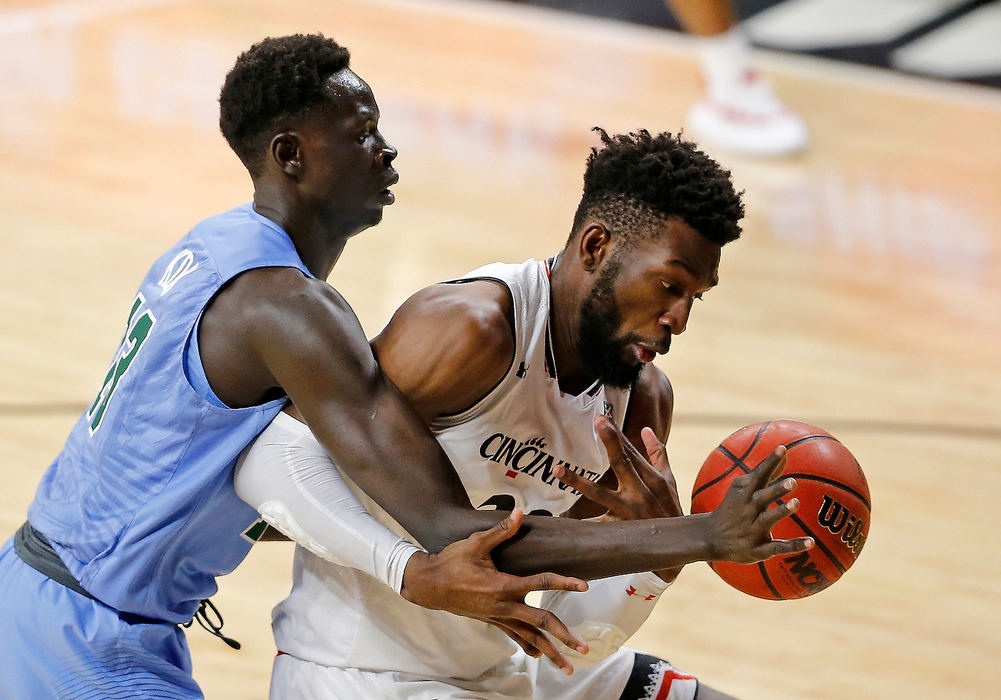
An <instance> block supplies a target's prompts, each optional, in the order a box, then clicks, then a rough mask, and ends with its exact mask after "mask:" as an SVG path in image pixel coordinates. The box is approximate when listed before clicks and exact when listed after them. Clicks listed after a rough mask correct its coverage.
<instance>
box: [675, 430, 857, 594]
mask: <svg viewBox="0 0 1001 700" xmlns="http://www.w3.org/2000/svg"><path fill="white" fill-rule="evenodd" d="M779 445H785V446H786V450H787V451H788V462H787V464H786V468H785V471H783V473H782V475H781V478H787V477H793V478H795V479H796V484H797V486H796V490H795V491H793V492H792V494H791V495H790V496H787V497H786V498H785V499H782V500H780V501H779V503H781V502H783V501H784V500H788V499H789V498H792V497H795V498H798V499H799V501H800V507H799V510H798V511H796V512H795V513H793V514H792V515H791V516H789V517H788V518H785V519H783V520H782V521H780V522H779V523H778V524H777V525H776V526H775V527H773V528H772V536H773V537H774V538H775V539H783V540H784V539H790V538H794V537H803V536H809V537H812V538H813V539H814V541H815V542H816V545H815V546H814V547H813V548H812V549H809V550H807V551H805V552H799V553H798V554H790V555H779V556H776V557H772V558H771V559H767V560H765V561H762V562H758V563H757V564H734V563H732V562H724V561H714V562H709V566H711V567H712V569H713V571H715V572H716V573H717V574H719V576H720V578H722V579H723V580H724V581H726V582H727V583H729V584H730V585H731V586H733V587H734V588H736V589H738V590H740V591H743V592H744V593H747V594H749V595H753V596H757V597H758V598H766V599H768V600H788V599H790V598H804V597H806V596H809V595H813V594H814V593H818V592H819V591H822V590H824V589H825V588H827V587H828V586H830V585H831V584H832V583H834V582H835V581H837V580H838V579H839V578H841V575H842V574H844V573H845V572H846V571H847V570H848V569H849V567H851V565H852V564H854V563H855V559H856V558H858V555H859V553H860V552H861V551H862V545H864V544H865V541H866V538H867V537H868V535H869V512H870V503H869V485H868V484H867V483H866V480H865V474H863V473H862V468H861V467H859V464H858V462H857V461H856V460H855V457H853V456H852V453H851V452H849V451H848V448H846V447H845V446H844V445H842V444H841V443H840V442H838V441H837V440H836V439H835V438H834V437H833V436H832V435H831V434H830V433H828V432H826V431H824V430H821V429H820V428H818V427H816V426H813V425H808V424H806V423H801V422H799V421H794V420H774V421H768V422H765V423H756V424H754V425H749V426H747V427H746V428H741V429H740V430H738V431H737V432H735V433H734V434H733V435H731V436H730V437H728V438H727V439H726V440H724V441H723V442H722V443H720V445H719V447H717V448H716V449H715V450H713V451H712V454H710V455H709V457H707V458H706V461H705V463H704V464H703V465H702V469H701V470H700V471H699V475H698V477H697V478H696V480H695V486H694V487H693V489H692V513H706V512H709V511H712V510H714V509H715V508H716V506H718V505H719V504H720V503H721V502H722V500H723V496H724V495H725V494H726V491H727V489H728V488H729V486H730V482H731V481H732V480H733V479H734V478H736V477H737V476H739V475H741V474H746V473H748V472H749V471H751V470H752V469H754V467H755V466H757V464H758V463H759V462H760V461H761V460H763V459H764V458H765V457H767V456H768V455H769V454H770V453H771V452H772V450H774V449H775V448H776V447H778V446H779Z"/></svg>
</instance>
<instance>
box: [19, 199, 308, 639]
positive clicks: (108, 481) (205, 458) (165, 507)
mask: <svg viewBox="0 0 1001 700" xmlns="http://www.w3.org/2000/svg"><path fill="white" fill-rule="evenodd" d="M259 267H292V268H297V269H299V270H300V271H302V273H303V274H305V275H309V272H308V270H306V268H305V266H304V265H303V263H302V261H301V260H300V259H299V255H298V253H297V252H296V249H295V246H294V245H293V243H292V241H291V239H290V238H289V237H288V235H287V234H286V233H285V232H284V231H282V229H281V228H280V227H279V226H278V225H277V224H275V223H274V222H272V221H270V220H269V219H266V218H265V217H263V216H261V215H259V214H257V213H256V212H255V211H254V210H253V208H252V206H251V205H250V204H245V205H243V206H239V207H237V208H235V209H233V210H231V211H228V212H226V213H224V214H220V215H218V216H214V217H212V218H209V219H206V220H205V221H202V222H201V223H199V224H198V225H197V226H195V228H194V229H192V230H191V232H190V233H189V234H188V235H187V236H185V237H184V238H183V239H182V240H181V241H180V242H179V243H178V244H177V245H175V246H174V247H173V248H171V249H170V250H169V251H167V253H165V254H164V255H163V256H162V257H161V258H160V259H159V260H157V261H156V263H155V264H154V265H153V267H152V269H151V270H150V271H149V274H147V275H146V278H145V279H144V280H143V282H142V285H141V286H140V287H139V291H138V293H137V294H136V297H135V300H134V302H133V304H132V306H131V310H130V312H129V315H128V322H127V324H126V330H125V334H124V338H123V340H122V343H121V345H120V346H119V348H118V350H117V352H116V353H115V356H114V358H113V360H112V363H111V367H110V369H109V370H108V372H107V376H106V377H105V380H104V384H103V386H102V387H101V389H100V391H99V392H98V395H97V397H96V398H95V399H94V401H93V403H92V404H91V405H90V407H89V408H88V409H87V410H86V411H85V412H84V414H83V416H81V418H80V420H79V421H77V423H76V425H75V426H74V428H73V430H72V432H71V433H70V436H69V438H68V439H67V441H66V444H65V446H64V447H63V449H62V452H60V453H59V456H58V457H56V459H55V461H54V462H53V463H52V465H51V466H50V467H49V469H48V471H47V472H46V473H45V476H44V477H43V478H42V482H41V485H40V486H39V488H38V492H37V493H36V495H35V500H34V502H33V503H32V504H31V507H30V509H29V511H28V520H29V521H30V522H31V524H32V525H33V526H34V527H35V528H36V529H37V530H38V531H40V532H41V533H42V534H44V535H45V536H46V537H48V539H49V540H50V541H51V542H52V545H53V548H54V549H55V550H56V552H57V553H58V554H59V557H60V558H61V559H62V560H63V562H64V563H65V564H66V566H67V568H69V570H70V572H71V573H72V574H73V575H74V576H75V577H76V578H77V580H78V581H79V582H80V583H81V584H82V586H83V588H84V589H86V590H87V591H88V592H89V593H90V594H91V595H93V596H94V597H95V598H97V599H98V600H99V601H101V602H103V603H104V604H106V605H107V606H110V607H111V608H114V609H115V610H118V611H120V612H126V613H134V614H137V615H142V616H145V617H149V618H154V619H158V620H166V621H169V622H186V621H188V620H190V619H191V617H192V615H193V614H194V612H195V610H196V609H197V607H198V605H199V602H200V601H201V600H202V599H204V598H208V597H210V596H211V595H212V594H213V593H215V591H216V583H215V577H216V576H219V575H221V574H225V573H228V572H230V571H232V570H233V569H234V568H235V567H236V565H237V564H239V563H240V561H241V560H243V558H244V557H245V556H246V555H247V553H248V551H249V550H250V546H251V544H252V541H251V540H250V539H248V538H245V537H243V536H242V535H241V533H243V532H244V530H245V529H246V528H247V527H248V526H250V525H251V524H252V523H253V522H254V521H255V520H256V519H257V517H258V515H257V513H256V512H255V511H254V509H253V508H251V507H250V506H248V505H247V504H245V503H244V502H243V501H242V500H240V498H239V497H238V496H237V495H236V493H235V492H234V490H233V466H234V463H235V462H236V458H237V455H239V453H240V451H241V450H242V449H243V448H244V447H246V445H247V444H248V443H250V442H251V441H252V440H253V439H254V437H255V436H256V435H257V434H258V433H259V432H260V431H261V430H263V429H264V427H265V426H266V425H267V424H268V423H269V422H270V421H271V419H272V418H274V416H275V415H276V414H277V413H278V412H279V411H280V410H281V409H282V407H283V406H284V404H285V400H277V401H271V402H269V403H266V404H262V405H259V406H253V407H250V408H241V409H232V408H227V407H225V406H224V405H223V404H222V402H221V401H219V399H218V398H216V397H215V395H214V394H213V393H212V390H211V389H210V387H209V385H208V382H207V380H206V378H205V374H204V370H203V368H202V363H201V359H200V357H199V352H198V338H197V335H198V334H197V329H198V323H199V321H200V319H201V316H202V312H203V311H204V309H205V306H206V304H208V302H209V301H210V300H211V299H212V297H213V296H214V295H215V294H216V293H217V292H218V291H219V289H220V288H221V287H222V286H223V285H225V284H226V283H227V282H228V281H229V280H231V279H232V278H233V277H235V276H236V275H238V274H240V273H241V272H244V271H246V270H249V269H251V268H259Z"/></svg>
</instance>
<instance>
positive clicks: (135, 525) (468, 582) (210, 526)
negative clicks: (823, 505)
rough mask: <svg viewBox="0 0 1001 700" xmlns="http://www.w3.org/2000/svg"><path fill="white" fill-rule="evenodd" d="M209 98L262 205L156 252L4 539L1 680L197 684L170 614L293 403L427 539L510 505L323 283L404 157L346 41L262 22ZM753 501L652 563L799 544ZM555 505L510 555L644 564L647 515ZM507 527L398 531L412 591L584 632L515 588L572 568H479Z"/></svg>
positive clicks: (205, 583) (510, 623)
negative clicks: (600, 518)
mask: <svg viewBox="0 0 1001 700" xmlns="http://www.w3.org/2000/svg"><path fill="white" fill-rule="evenodd" d="M220 106H221V118H220V124H221V127H222V131H223V134H224V135H225V136H226V138H227V140H228V141H229V143H230V144H231V146H232V147H233V149H234V151H235V152H236V153H237V155H238V156H239V157H240V158H241V160H242V161H243V162H244V164H245V165H246V166H247V169H248V171H249V173H250V175H251V179H252V181H253V184H254V201H253V203H252V204H246V205H243V206H239V207H237V208H235V209H233V210H231V211H229V212H226V213H224V214H221V215H218V216H215V217H212V218H210V219H207V220H205V221H203V222H202V223H200V224H199V225H197V226H196V227H195V228H194V229H193V230H192V231H191V232H190V233H189V234H188V235H187V236H185V237H184V238H183V239H182V240H181V241H180V242H179V243H178V244H177V245H176V246H174V247H173V248H171V249H170V250H169V251H167V252H166V253H165V254H164V255H163V256H162V257H161V258H160V259H159V260H158V261H156V262H155V263H154V264H153V267H152V268H151V270H150V271H149V273H148V274H147V276H146V278H145V279H144V280H143V282H142V284H141V285H140V288H139V290H138V292H137V294H136V296H135V298H134V301H133V303H132V304H131V309H130V312H129V314H128V319H127V322H126V329H125V334H124V338H123V340H122V343H121V345H120V347H119V349H118V351H117V352H116V354H115V356H114V358H113V361H112V363H111V367H110V369H109V370H108V372H107V374H106V376H105V379H104V382H103V386H102V387H101V388H100V390H99V391H98V392H97V395H96V397H95V399H94V400H93V402H92V403H91V405H90V406H89V407H88V409H87V410H86V411H85V412H84V414H83V415H82V416H81V417H80V419H79V421H78V422H77V424H76V425H75V426H74V428H73V429H72V431H71V433H70V435H69V438H68V439H67V441H66V443H65V445H64V447H63V449H62V451H61V452H60V454H59V455H58V456H57V457H56V459H55V461H54V462H53V463H52V465H51V466H50V467H49V469H48V471H47V472H46V473H45V475H44V476H43V478H42V482H41V484H40V486H39V488H38V491H37V493H36V496H35V499H34V501H33V502H32V503H31V505H30V507H29V511H28V523H26V524H25V525H24V526H23V527H22V528H21V529H20V530H19V531H18V533H17V535H16V536H15V537H12V538H11V539H10V540H8V541H7V543H6V544H5V545H4V546H3V547H2V548H0V588H2V589H3V591H4V595H3V596H2V598H0V628H2V629H3V632H4V634H3V635H2V636H0V679H2V683H3V693H4V694H5V695H7V696H11V697H17V698H43V697H71V698H108V697H137V696H138V697H144V698H171V699H172V700H176V699H177V698H199V697H201V693H200V691H199V689H198V687H197V684H196V683H195V682H194V680H193V679H192V677H191V662H190V658H189V655H188V650H187V646H186V643H185V640H184V635H183V632H182V631H181V630H180V629H179V627H178V625H179V624H181V623H190V621H191V620H192V616H193V615H195V613H196V611H198V610H199V609H200V607H201V606H204V605H206V603H205V602H204V601H205V600H206V599H207V598H208V597H209V596H211V595H212V594H213V593H214V592H215V590H216V583H215V577H216V576H218V575H221V574H224V573H226V572H228V571H230V570H232V569H233V568H234V567H235V566H236V565H237V564H239V562H240V561H241V560H242V559H243V558H244V557H245V555H246V554H247V551H248V549H249V547H250V545H251V542H250V541H249V539H248V538H247V537H244V536H243V535H242V533H244V532H245V531H246V530H247V528H248V526H250V525H251V524H252V523H253V522H254V521H255V520H256V519H257V517H258V515H257V513H256V512H255V511H254V509H253V508H250V507H248V506H247V505H246V504H245V503H244V502H243V501H242V500H240V498H239V497H238V496H237V495H236V493H235V491H234V490H233V486H232V476H233V466H234V464H235V461H236V457H237V455H238V454H239V453H240V451H241V450H242V449H243V448H244V447H245V446H246V445H247V444H248V443H249V442H250V441H251V440H252V439H253V438H254V437H255V436H256V435H257V434H258V433H259V432H260V431H261V430H262V429H263V428H264V426H266V425H267V424H268V423H269V422H270V421H271V419H272V418H274V416H275V415H277V414H278V413H279V411H280V410H281V409H282V407H283V406H284V405H285V404H286V402H287V400H288V399H289V398H291V399H293V400H294V401H295V403H296V405H297V406H298V408H299V410H300V411H301V413H302V415H303V416H304V418H305V420H306V422H307V423H308V424H309V426H310V427H311V428H312V430H313V432H314V434H315V435H316V436H317V438H318V439H319V441H320V443H321V444H322V445H323V446H324V447H325V448H326V449H327V450H328V451H329V452H330V454H331V455H333V456H334V457H335V458H336V459H337V461H338V463H339V464H340V465H341V466H342V467H343V468H344V469H345V470H346V471H347V472H348V473H349V474H350V475H351V476H352V478H354V479H355V480H356V481H357V482H358V484H359V485H361V486H362V487H363V488H365V490H366V491H367V492H368V493H369V494H371V495H372V497H373V498H375V499H377V500H378V502H379V503H380V504H381V505H382V506H384V507H385V508H386V510H387V511H388V512H389V513H391V514H392V515H393V517H394V518H395V519H396V520H398V521H399V522H400V523H401V524H402V525H403V526H404V527H406V528H407V530H408V531H409V532H410V533H411V534H413V536H414V537H415V538H416V539H417V541H418V542H420V543H421V544H423V545H424V546H425V547H427V548H428V549H429V550H431V551H432V552H439V551H441V550H443V548H445V547H446V546H447V545H448V544H450V543H452V542H455V541H457V540H460V539H462V538H464V537H467V536H469V535H470V533H473V532H476V531H479V530H483V529H485V528H487V527H491V526H494V525H495V524H497V521H498V520H499V519H500V518H499V517H498V515H497V514H491V513H479V512H477V511H475V510H473V509H472V508H471V506H470V504H469V502H468V499H467V498H466V496H465V493H464V492H463V491H462V489H461V485H460V482H459V479H458V476H457V475H456V473H455V471H454V469H453V467H452V466H451V464H450V463H449V461H448V459H447V457H446V456H445V454H444V452H442V450H441V448H440V447H439V445H438V443H437V441H435V439H434V438H433V436H432V435H431V433H430V432H429V431H428V430H427V429H426V427H425V426H424V425H423V424H422V422H421V421H420V419H419V418H418V417H417V416H416V415H415V414H414V413H413V410H412V409H411V408H410V406H409V404H407V403H406V401H404V400H403V399H402V398H401V397H400V395H399V393H398V391H397V390H396V389H395V387H394V386H393V385H392V384H391V383H390V382H388V381H387V380H386V379H385V377H384V375H383V374H382V373H381V372H380V370H379V368H378V365H377V364H376V362H375V360H374V357H373V356H372V352H371V349H370V348H369V345H368V343H367V341H366V338H365V336H364V334H363V332H362V329H361V326H360V324H359V323H358V321H357V319H356V317H355V316H354V314H353V312H352V311H351V309H350V307H349V306H348V305H347V303H346V302H345V301H344V299H343V298H342V297H341V296H340V295H338V294H337V292H336V291H335V290H334V289H333V288H331V287H330V286H329V285H327V284H326V283H325V282H324V281H323V280H324V279H325V278H326V277H327V275H328V274H329V273H330V271H331V269H332V267H333V265H334V263H335V262H336V261H337V258H338V256H339V255H340V253H341V251H342V250H343V248H344V246H345V244H346V243H347V240H348V239H349V238H351V237H352V236H354V235H356V234H357V233H359V232H361V231H363V230H365V229H366V228H368V227H370V226H373V225H375V224H377V223H378V222H379V221H380V219H381V218H382V210H383V207H385V206H386V205H388V204H390V203H392V201H393V194H392V192H391V191H390V190H389V188H390V187H391V186H392V185H393V184H394V183H395V182H396V179H397V175H396V172H395V170H394V169H393V167H392V162H393V159H394V158H395V156H396V151H395V150H394V149H393V148H392V146H390V145H389V144H388V143H387V142H386V140H385V139H384V138H383V137H382V135H381V134H380V133H379V130H378V118H379V111H378V106H377V104H376V102H375V99H374V97H373V95H372V91H371V89H370V88H369V87H368V85H367V84H366V83H365V82H364V81H363V80H361V78H359V77H358V76H357V75H356V74H355V73H354V72H352V71H351V70H350V68H349V67H348V53H347V51H346V50H345V49H343V48H342V47H340V46H338V45H337V44H336V43H334V42H333V41H330V40H328V39H325V38H324V37H322V36H301V35H297V36H292V37H282V38H278V39H269V40H265V41H264V42H261V43H260V44H258V45H255V46H254V47H252V48H251V49H250V50H249V51H247V52H246V53H245V54H243V55H242V56H241V57H240V58H239V59H238V61H237V64H236V66H235V67H234V69H233V70H232V71H231V72H230V74H229V75H228V76H227V79H226V82H225V85H224V87H223V91H222V94H221V98H220ZM372 416H377V417H378V420H372V419H371V417H372ZM753 505H754V504H750V505H749V506H748V507H746V508H736V509H734V511H735V513H734V517H733V518H731V519H730V520H729V521H727V520H726V519H725V518H724V519H720V518H707V519H701V520H695V521H693V522H692V524H691V525H690V526H689V527H688V529H687V530H685V528H684V527H681V528H679V527H678V526H676V525H674V523H673V522H672V521H670V520H666V521H663V526H664V529H663V532H662V533H661V534H660V536H658V537H656V538H654V539H652V540H650V541H649V542H647V543H646V544H645V546H644V549H646V550H648V551H649V552H650V559H651V560H652V561H654V562H655V563H656V562H661V563H656V564H655V565H658V566H659V565H663V564H665V563H670V562H674V561H675V560H677V559H678V557H679V556H682V558H685V559H687V558H688V557H692V556H695V557H703V558H707V557H709V556H712V555H713V554H715V553H717V551H723V552H726V553H727V556H738V557H740V556H758V555H759V554H760V555H768V554H771V553H773V552H774V551H779V550H786V549H788V551H793V550H794V549H798V548H801V547H802V545H800V544H797V543H795V542H792V543H774V544H773V543H769V542H768V541H767V540H768V538H767V532H762V531H755V532H752V533H751V534H750V535H748V534H747V532H748V531H747V529H746V528H744V527H740V528H738V529H739V536H734V534H732V528H733V526H734V525H741V526H742V525H744V524H745V523H746V522H747V521H748V518H750V519H751V521H753V517H751V516H752V513H753V510H754V509H753V507H750V506H753ZM529 520H531V522H529ZM550 520H552V519H546V518H541V519H540V518H532V519H527V518H526V526H527V527H530V528H531V531H530V532H529V533H528V536H527V537H524V538H522V539H521V540H519V541H518V542H516V543H515V544H513V545H512V546H510V547H508V548H507V549H505V552H504V555H503V557H501V558H500V560H501V561H502V562H503V563H504V565H505V566H506V567H508V570H509V571H512V572H515V573H538V572H541V571H544V570H546V569H545V568H543V567H542V566H540V563H541V562H547V561H554V562H556V563H557V564H560V563H561V560H562V562H564V563H565V562H566V561H568V560H573V559H575V558H576V554H577V550H578V549H579V548H580V547H581V546H582V544H580V543H583V545H586V546H588V547H589V548H591V549H593V551H594V552H595V554H594V555H593V557H592V558H591V560H590V561H588V558H587V557H582V562H583V568H586V567H588V566H590V567H592V568H594V569H595V570H598V571H601V570H603V569H604V568H605V567H604V566H602V565H601V564H600V562H601V559H602V557H603V556H607V557H608V558H609V559H611V566H610V568H611V569H612V571H609V573H622V572H623V571H624V570H625V571H628V570H632V569H631V568H630V567H629V564H630V563H631V564H632V565H633V566H635V565H636V564H635V558H633V560H632V561H626V560H627V559H628V558H629V557H630V554H633V555H635V550H636V549H637V547H636V545H635V544H634V545H633V546H632V547H630V546H629V544H628V543H629V541H630V540H632V541H635V540H636V539H638V538H637V533H638V532H640V529H639V528H637V529H628V528H622V527H620V528H612V527H608V526H606V525H605V524H603V523H583V524H579V525H581V526H582V527H580V528H572V530H573V533H571V531H570V530H571V529H568V528H567V527H566V526H567V525H570V524H573V523H561V524H560V526H558V527H553V526H551V525H549V524H548V523H549V521H550ZM517 524H518V521H517V519H516V518H515V519H514V520H511V521H509V522H508V523H507V526H508V528H509V529H508V532H511V530H512V529H513V528H514V527H516V526H517ZM626 525H628V523H627V524H626ZM498 533H500V534H499V535H498ZM503 534H504V533H503V532H501V531H500V530H498V531H495V532H494V534H493V535H477V537H476V538H474V539H471V540H470V541H469V542H466V543H460V544H459V545H458V546H457V548H456V549H447V548H446V549H444V551H443V552H442V555H445V556H439V555H435V556H431V555H424V554H423V553H422V556H421V557H420V558H418V559H417V561H416V562H415V563H414V566H413V567H411V566H409V563H410V560H411V559H412V558H413V554H412V551H411V550H408V549H406V548H404V549H402V550H398V551H397V553H396V556H395V557H394V558H393V559H392V565H393V567H395V569H396V570H404V569H406V570H408V571H410V570H411V569H416V570H417V573H418V574H419V575H418V576H414V577H412V579H411V581H410V582H409V583H410V585H409V586H408V587H407V592H408V594H409V595H410V596H411V597H412V598H414V599H415V600H419V601H420V602H421V603H422V604H424V605H427V606H429V607H435V608H442V609H445V610H451V611H453V612H456V613H461V614H468V615H471V616H474V617H477V618H480V619H484V620H489V621H496V622H497V623H498V624H500V625H502V626H504V628H505V629H507V630H509V631H512V633H513V634H516V635H518V634H520V633H524V634H527V635H540V634H541V632H540V631H539V628H544V629H547V630H550V631H553V632H555V634H556V636H557V637H559V638H563V639H564V640H565V641H567V642H568V643H570V644H572V645H577V644H578V643H577V642H576V640H575V638H574V637H573V636H572V635H570V634H568V633H567V632H566V631H565V628H562V626H561V625H559V623H558V621H557V619H556V617H555V616H554V615H552V614H550V613H542V612H540V611H537V610H534V609H532V608H529V607H528V606H525V605H524V604H523V603H522V598H523V596H524V591H525V584H526V583H527V584H529V585H530V586H533V587H534V586H537V587H546V585H550V586H552V587H555V588H576V587H578V586H579V585H580V584H579V582H575V581H572V580H567V579H563V578H560V577H558V576H555V575H547V576H544V577H539V578H534V579H533V578H529V579H528V580H527V582H526V581H512V579H511V577H509V576H503V575H501V574H499V573H497V572H496V571H494V570H492V569H491V568H490V567H489V566H486V565H485V563H484V560H485V559H487V560H488V559H489V554H488V553H487V554H484V551H483V550H484V541H486V543H487V545H489V544H491V543H495V542H496V541H498V540H499V539H500V538H502V536H503ZM571 534H573V536H574V537H576V538H577V541H576V542H575V543H574V544H572V545H568V544H566V543H565V541H566V540H567V539H568V537H569V536H571ZM491 538H492V539H491ZM742 538H743V539H742ZM754 538H758V539H757V541H755V542H753V543H751V542H750V540H751V539H754ZM751 544H753V545H755V547H752V546H751ZM757 545H761V547H762V548H763V549H760V550H759V549H757V548H756V546H757ZM630 549H632V550H633V551H632V552H629V551H628V550H630ZM641 565H646V566H649V565H650V564H649V563H646V562H643V563H641ZM624 566H625V567H626V568H625V569H623V567H624ZM565 568H566V570H567V571H566V573H572V572H571V571H570V570H571V569H572V568H573V567H571V566H566V567H565ZM450 569H451V572H450V571H449V570H450ZM535 638H536V639H540V641H539V642H538V644H545V641H543V640H541V638H540V637H538V636H536V637H535ZM531 639H532V637H531V636H530V637H529V639H528V640H526V641H524V643H525V644H526V645H528V646H529V647H530V648H531V647H532V641H531Z"/></svg>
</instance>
